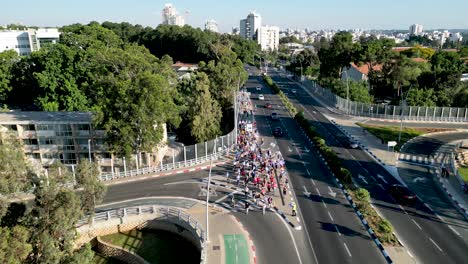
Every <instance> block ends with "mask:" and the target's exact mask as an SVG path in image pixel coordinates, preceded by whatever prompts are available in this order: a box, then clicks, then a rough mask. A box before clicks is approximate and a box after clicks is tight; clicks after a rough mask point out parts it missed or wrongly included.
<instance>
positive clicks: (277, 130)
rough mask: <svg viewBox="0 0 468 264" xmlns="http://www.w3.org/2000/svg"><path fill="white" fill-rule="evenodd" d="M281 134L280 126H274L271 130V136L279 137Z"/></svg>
mask: <svg viewBox="0 0 468 264" xmlns="http://www.w3.org/2000/svg"><path fill="white" fill-rule="evenodd" d="M282 135H283V130H282V129H281V127H276V128H275V129H274V130H273V136H275V137H281V136H282Z"/></svg>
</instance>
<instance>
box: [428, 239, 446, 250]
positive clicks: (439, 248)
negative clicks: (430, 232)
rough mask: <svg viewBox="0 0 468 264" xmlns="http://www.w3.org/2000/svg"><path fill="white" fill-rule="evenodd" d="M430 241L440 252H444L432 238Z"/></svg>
mask: <svg viewBox="0 0 468 264" xmlns="http://www.w3.org/2000/svg"><path fill="white" fill-rule="evenodd" d="M429 240H430V241H431V242H432V244H434V245H435V246H436V247H437V249H438V250H440V252H444V251H443V250H442V249H441V248H440V247H439V245H437V244H436V242H434V240H432V238H429Z"/></svg>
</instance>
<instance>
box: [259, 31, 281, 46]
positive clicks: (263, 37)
mask: <svg viewBox="0 0 468 264" xmlns="http://www.w3.org/2000/svg"><path fill="white" fill-rule="evenodd" d="M257 42H258V44H260V46H261V48H262V50H265V51H274V50H278V46H279V27H273V26H261V27H260V28H259V29H258V39H257Z"/></svg>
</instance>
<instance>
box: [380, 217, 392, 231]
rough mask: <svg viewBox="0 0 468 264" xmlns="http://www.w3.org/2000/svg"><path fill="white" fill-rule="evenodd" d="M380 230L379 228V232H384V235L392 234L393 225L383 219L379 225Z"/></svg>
mask: <svg viewBox="0 0 468 264" xmlns="http://www.w3.org/2000/svg"><path fill="white" fill-rule="evenodd" d="M378 228H379V232H382V233H383V234H391V233H392V232H393V227H392V225H391V224H390V222H388V221H387V220H385V219H382V220H381V221H380V222H379V223H378Z"/></svg>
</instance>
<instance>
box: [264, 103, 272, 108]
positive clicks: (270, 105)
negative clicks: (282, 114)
mask: <svg viewBox="0 0 468 264" xmlns="http://www.w3.org/2000/svg"><path fill="white" fill-rule="evenodd" d="M272 107H273V105H272V104H270V103H266V104H265V108H272Z"/></svg>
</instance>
